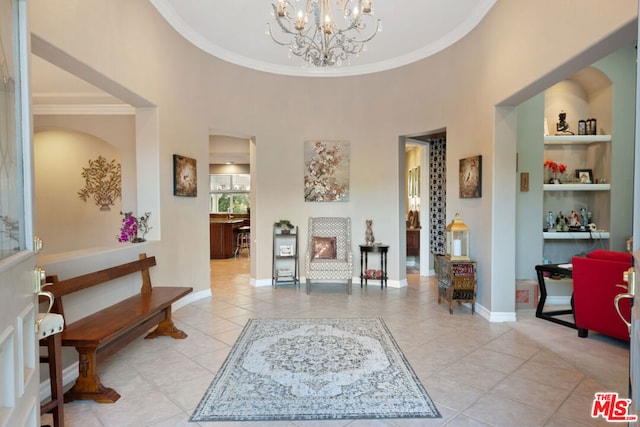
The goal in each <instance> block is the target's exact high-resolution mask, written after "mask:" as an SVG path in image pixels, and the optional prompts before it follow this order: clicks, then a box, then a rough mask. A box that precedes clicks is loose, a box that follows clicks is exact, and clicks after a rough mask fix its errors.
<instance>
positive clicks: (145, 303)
mask: <svg viewBox="0 0 640 427" xmlns="http://www.w3.org/2000/svg"><path fill="white" fill-rule="evenodd" d="M191 291H192V288H184V287H155V288H153V291H151V293H148V294H137V295H134V296H132V297H129V298H127V299H125V300H122V301H120V302H118V303H117V304H114V305H112V306H110V307H107V308H105V309H102V310H100V311H97V312H95V313H93V314H90V315H89V316H87V317H84V318H82V319H79V320H77V321H75V322H73V323H71V324H68V325H67V326H66V328H65V330H64V331H63V333H62V345H64V346H73V347H76V346H86V345H93V346H95V347H98V348H102V347H105V346H107V345H109V344H110V343H112V342H114V341H116V340H118V339H119V338H121V337H122V336H123V335H126V334H128V333H129V332H130V331H132V330H134V329H136V327H137V325H144V324H145V323H146V322H147V321H149V320H153V318H154V317H155V316H156V315H157V313H158V312H160V311H161V310H164V309H165V308H167V307H170V306H171V304H172V303H174V302H176V301H177V300H179V299H180V298H182V297H183V296H185V295H187V294H189V293H190V292H191ZM157 324H158V322H152V325H151V327H153V326H155V325H157ZM138 336H139V335H138Z"/></svg>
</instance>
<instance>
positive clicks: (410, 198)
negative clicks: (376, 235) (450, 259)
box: [401, 128, 446, 276]
mask: <svg viewBox="0 0 640 427" xmlns="http://www.w3.org/2000/svg"><path fill="white" fill-rule="evenodd" d="M404 147H405V158H404V159H403V160H404V161H403V162H402V163H403V165H402V167H403V168H404V173H405V198H404V201H403V203H404V212H405V221H404V224H405V227H404V230H401V232H404V233H406V254H405V255H406V258H405V259H406V273H407V274H419V275H420V276H433V275H435V274H436V273H435V255H440V254H444V243H445V242H444V240H445V227H446V129H444V128H443V129H438V130H436V131H432V132H427V133H424V134H418V135H411V136H406V137H405V138H404ZM401 240H402V239H401Z"/></svg>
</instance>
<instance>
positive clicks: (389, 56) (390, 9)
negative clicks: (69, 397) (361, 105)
mask: <svg viewBox="0 0 640 427" xmlns="http://www.w3.org/2000/svg"><path fill="white" fill-rule="evenodd" d="M277 1H278V0H262V1H257V0H231V1H222V0H149V2H150V3H151V4H152V5H153V6H154V7H155V8H156V9H157V10H158V11H159V13H160V14H161V15H162V16H163V17H164V18H165V19H166V20H167V22H168V23H169V24H170V25H172V26H173V28H175V30H176V31H177V32H178V33H180V34H181V35H182V36H183V37H185V38H186V39H187V40H189V41H190V42H191V43H193V44H194V45H196V46H198V47H199V48H201V49H202V50H204V51H205V52H208V53H209V54H211V55H214V56H216V57H218V58H220V59H223V60H225V61H228V62H231V63H234V64H237V65H240V66H244V67H248V68H251V69H255V70H260V71H266V72H271V73H277V74H284V75H291V76H313V77H340V76H353V75H359V74H367V73H372V72H378V71H384V70H389V69H392V68H396V67H400V66H403V65H407V64H410V63H412V62H415V61H418V60H420V59H423V58H426V57H428V56H430V55H433V54H435V53H437V52H439V51H440V50H443V49H446V48H447V47H448V46H450V45H452V44H453V43H455V42H456V41H458V40H460V39H461V38H463V37H464V36H465V35H466V34H468V33H469V32H470V31H471V30H473V28H475V26H476V25H478V23H480V21H482V19H483V18H484V17H485V15H486V14H487V13H488V12H489V10H490V9H491V7H493V5H494V4H495V3H496V1H497V0H373V1H372V5H373V9H374V13H375V15H374V17H375V18H376V19H380V21H381V25H382V31H381V32H379V33H378V34H376V36H375V37H374V38H373V40H371V41H370V42H369V43H368V47H367V50H366V51H365V52H363V53H361V54H360V55H359V56H357V57H353V58H351V60H350V61H349V62H348V63H345V64H343V65H342V66H341V67H336V68H331V69H320V68H312V67H304V66H303V64H302V60H301V59H300V58H298V57H295V56H294V57H291V58H290V57H289V55H288V50H287V48H286V47H283V46H278V45H277V44H276V43H274V42H273V41H272V40H271V38H270V37H269V36H268V35H267V34H266V33H265V29H266V25H267V22H270V21H271V20H272V19H273V18H272V16H271V10H272V6H271V5H272V3H277ZM291 1H294V2H299V3H300V4H304V1H306V0H291ZM335 1H336V0H331V2H332V3H335ZM31 65H32V67H31V69H32V94H33V105H34V112H36V113H44V114H47V113H51V112H52V111H54V112H56V111H59V110H60V109H61V107H62V109H64V108H66V109H67V111H68V112H69V111H71V112H73V111H82V109H84V108H86V106H90V105H93V106H105V105H107V106H116V107H118V106H123V104H124V102H123V101H122V100H120V99H117V98H115V97H113V96H111V95H109V94H107V93H104V92H103V91H101V90H100V89H98V88H96V87H95V86H92V85H91V84H89V83H87V82H85V81H83V80H81V79H79V78H77V77H75V76H73V75H72V74H70V73H68V72H66V71H65V70H62V69H60V68H58V67H56V66H54V65H52V64H51V63H49V62H47V61H45V60H43V59H41V58H39V57H37V56H35V55H32V64H31ZM70 108H71V109H70ZM211 134H212V135H216V132H215V131H213V130H212V132H211ZM245 145H246V144H245ZM214 151H215V150H214ZM222 151H224V150H222ZM245 151H246V150H245ZM212 152H213V151H212ZM227 154H229V153H226V154H225V153H222V152H218V153H217V154H216V163H217V162H220V163H222V162H224V161H235V162H237V163H243V162H246V163H248V152H245V153H243V156H244V157H243V159H242V161H240V160H239V159H238V158H237V156H238V153H231V154H229V155H227ZM227 157H228V158H227ZM245 157H246V159H245ZM245 160H246V161H245Z"/></svg>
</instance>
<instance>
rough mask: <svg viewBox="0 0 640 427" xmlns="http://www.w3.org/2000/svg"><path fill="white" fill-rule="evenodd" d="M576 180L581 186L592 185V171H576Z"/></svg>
mask: <svg viewBox="0 0 640 427" xmlns="http://www.w3.org/2000/svg"><path fill="white" fill-rule="evenodd" d="M576 178H578V179H579V180H580V182H581V183H582V184H593V171H592V170H591V169H576Z"/></svg>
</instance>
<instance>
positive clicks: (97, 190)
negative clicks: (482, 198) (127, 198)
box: [78, 156, 122, 211]
mask: <svg viewBox="0 0 640 427" xmlns="http://www.w3.org/2000/svg"><path fill="white" fill-rule="evenodd" d="M121 170H122V167H121V166H120V163H118V162H117V161H116V159H111V161H109V160H107V159H106V158H105V157H103V156H98V158H97V159H95V160H91V159H89V167H86V168H82V174H81V175H82V178H84V181H85V184H84V188H82V189H80V191H78V197H80V199H82V200H83V201H85V202H86V201H87V200H89V199H91V200H93V201H94V203H95V204H96V205H97V206H100V210H101V211H108V210H111V206H113V205H114V204H115V201H116V199H118V198H120V197H122V176H121Z"/></svg>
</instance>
